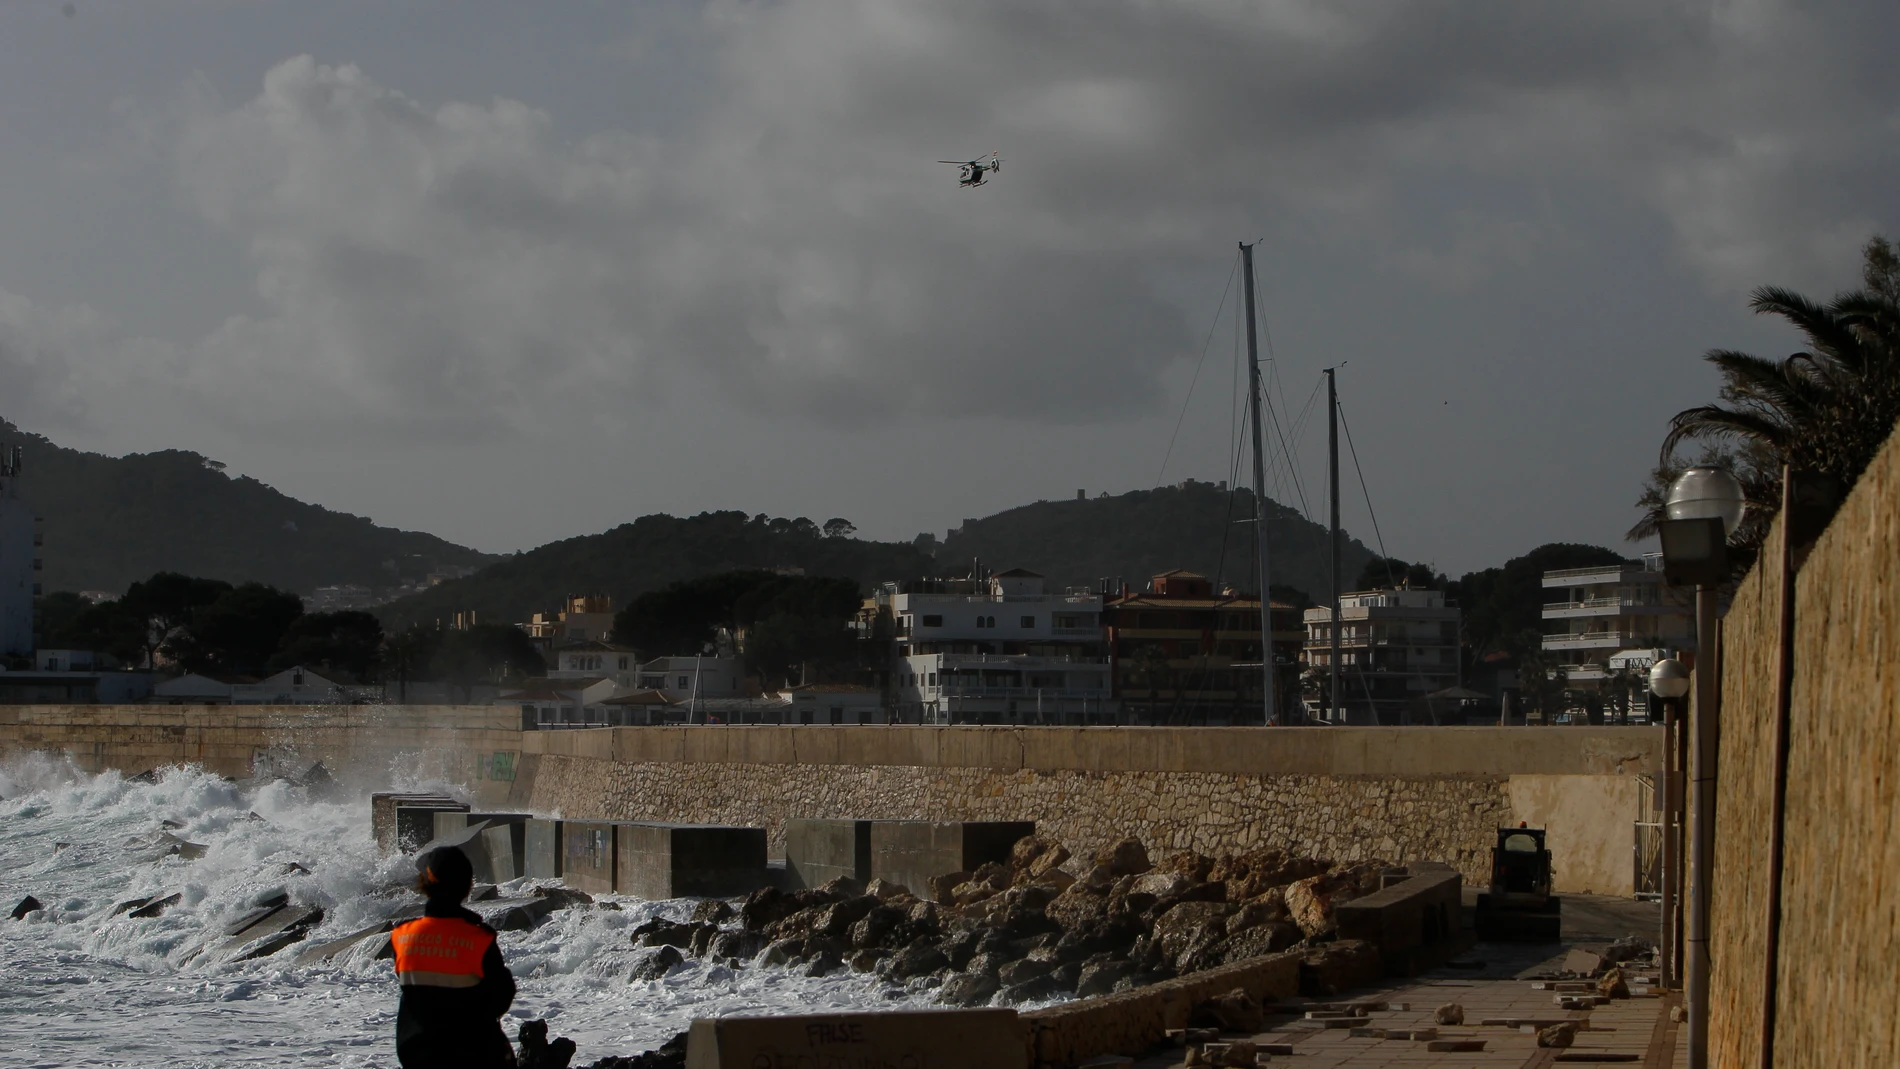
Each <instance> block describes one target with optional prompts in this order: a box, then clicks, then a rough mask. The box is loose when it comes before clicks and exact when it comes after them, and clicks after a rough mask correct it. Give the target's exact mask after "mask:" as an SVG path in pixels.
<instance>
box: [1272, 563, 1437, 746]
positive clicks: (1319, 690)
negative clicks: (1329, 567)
mask: <svg viewBox="0 0 1900 1069" xmlns="http://www.w3.org/2000/svg"><path fill="white" fill-rule="evenodd" d="M1332 616H1333V613H1332V607H1331V606H1326V605H1321V606H1315V607H1314V608H1311V609H1308V610H1306V612H1305V614H1304V619H1305V623H1306V645H1305V647H1304V648H1303V649H1302V650H1301V651H1300V659H1301V661H1302V662H1304V664H1305V665H1306V668H1307V672H1306V680H1305V682H1306V688H1305V694H1306V708H1307V711H1308V712H1309V713H1310V714H1311V715H1313V716H1315V717H1319V718H1323V719H1328V720H1331V721H1333V722H1334V723H1345V724H1403V723H1406V720H1407V717H1406V714H1407V713H1408V712H1409V711H1411V710H1413V709H1414V708H1416V707H1417V705H1418V704H1419V703H1421V702H1422V701H1423V699H1424V698H1425V696H1426V695H1428V694H1435V693H1437V692H1439V691H1441V690H1444V689H1445V688H1447V687H1453V686H1456V685H1457V684H1458V669H1459V666H1458V625H1459V619H1460V615H1459V611H1458V608H1457V607H1456V606H1454V605H1447V604H1446V603H1445V594H1444V592H1443V591H1439V590H1413V589H1411V588H1409V587H1400V588H1398V589H1396V590H1362V591H1357V592H1355V593H1351V594H1342V595H1341V596H1340V598H1339V705H1340V708H1339V709H1338V710H1329V709H1328V708H1327V705H1328V704H1329V703H1330V701H1331V665H1332V656H1333V653H1332Z"/></svg>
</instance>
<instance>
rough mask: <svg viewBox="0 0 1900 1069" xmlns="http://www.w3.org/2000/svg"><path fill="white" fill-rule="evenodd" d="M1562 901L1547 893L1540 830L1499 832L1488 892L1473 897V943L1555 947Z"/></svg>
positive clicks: (1546, 866) (1547, 875)
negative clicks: (1475, 934)
mask: <svg viewBox="0 0 1900 1069" xmlns="http://www.w3.org/2000/svg"><path fill="white" fill-rule="evenodd" d="M1562 907H1563V900H1562V899H1561V898H1559V897H1557V896H1556V895H1553V894H1551V893H1550V851H1549V850H1548V849H1546V848H1545V846H1544V829H1543V828H1532V827H1528V826H1526V825H1524V824H1519V825H1518V826H1517V827H1515V828H1499V829H1498V842H1497V845H1496V846H1494V847H1492V848H1491V889H1490V890H1489V891H1488V892H1486V893H1483V894H1480V895H1479V896H1478V912H1477V917H1476V922H1477V929H1478V938H1479V939H1482V940H1486V941H1488V942H1493V943H1555V942H1558V941H1559V938H1560V932H1561V930H1562V927H1563V914H1562Z"/></svg>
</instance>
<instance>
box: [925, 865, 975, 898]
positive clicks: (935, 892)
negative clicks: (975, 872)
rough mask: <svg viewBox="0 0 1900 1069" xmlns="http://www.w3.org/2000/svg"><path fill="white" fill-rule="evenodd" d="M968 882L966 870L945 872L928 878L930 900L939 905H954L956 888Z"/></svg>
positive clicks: (968, 875) (968, 877)
mask: <svg viewBox="0 0 1900 1069" xmlns="http://www.w3.org/2000/svg"><path fill="white" fill-rule="evenodd" d="M968 882H970V874H969V873H967V872H947V873H944V874H943V875H942V876H932V877H931V878H930V886H929V888H928V889H929V891H930V900H931V901H932V902H936V903H938V904H940V905H945V906H948V905H954V904H955V903H956V900H957V896H956V889H957V888H958V887H961V886H963V885H964V884H966V883H968Z"/></svg>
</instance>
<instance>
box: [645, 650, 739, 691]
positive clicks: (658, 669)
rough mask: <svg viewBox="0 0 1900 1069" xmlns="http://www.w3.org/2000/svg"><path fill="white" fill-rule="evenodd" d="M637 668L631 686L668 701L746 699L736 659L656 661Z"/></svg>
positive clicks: (662, 659)
mask: <svg viewBox="0 0 1900 1069" xmlns="http://www.w3.org/2000/svg"><path fill="white" fill-rule="evenodd" d="M639 667H640V672H639V676H638V678H637V679H635V680H634V684H633V685H635V686H637V687H639V689H641V690H657V691H659V692H660V693H661V694H664V695H666V697H667V700H668V701H673V702H690V701H692V700H694V699H695V698H702V699H703V698H743V697H745V696H746V693H745V680H744V679H743V678H741V676H740V675H739V659H738V658H737V657H655V658H653V659H652V660H650V661H648V662H646V663H645V664H643V665H640V666H639Z"/></svg>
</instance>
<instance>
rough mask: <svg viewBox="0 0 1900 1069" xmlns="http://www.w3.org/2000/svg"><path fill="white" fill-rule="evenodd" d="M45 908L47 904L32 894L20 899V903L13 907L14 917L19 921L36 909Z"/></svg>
mask: <svg viewBox="0 0 1900 1069" xmlns="http://www.w3.org/2000/svg"><path fill="white" fill-rule="evenodd" d="M45 908H46V906H45V905H44V904H42V903H41V902H40V900H39V899H37V898H34V897H33V896H32V895H27V896H26V897H25V898H22V899H20V904H19V905H17V906H14V907H13V919H14V920H16V921H17V920H19V919H20V918H22V917H24V916H26V915H27V914H29V913H32V912H33V911H35V910H41V909H45Z"/></svg>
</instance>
